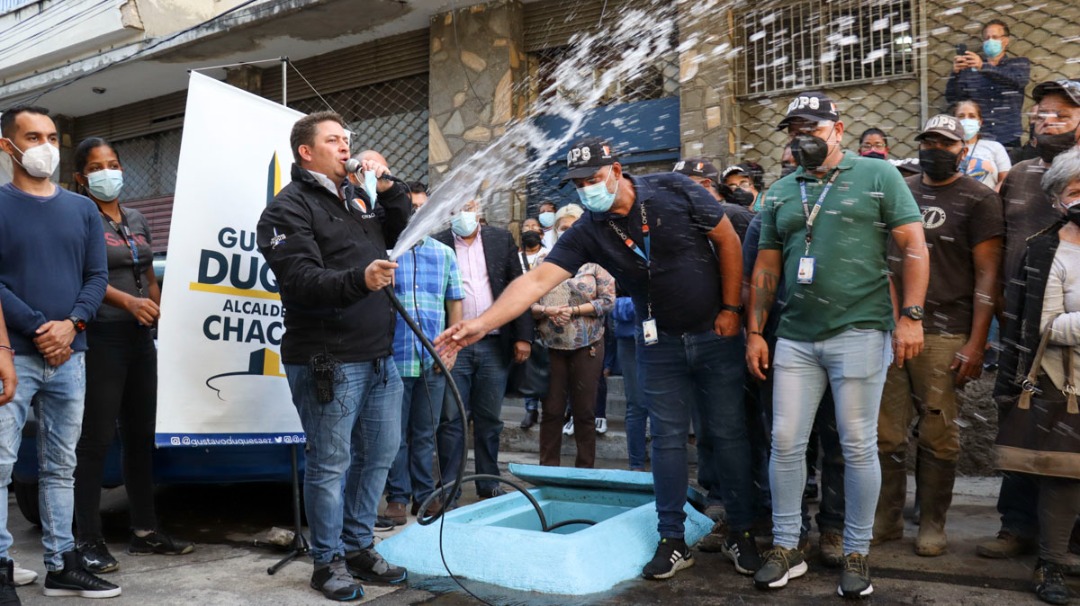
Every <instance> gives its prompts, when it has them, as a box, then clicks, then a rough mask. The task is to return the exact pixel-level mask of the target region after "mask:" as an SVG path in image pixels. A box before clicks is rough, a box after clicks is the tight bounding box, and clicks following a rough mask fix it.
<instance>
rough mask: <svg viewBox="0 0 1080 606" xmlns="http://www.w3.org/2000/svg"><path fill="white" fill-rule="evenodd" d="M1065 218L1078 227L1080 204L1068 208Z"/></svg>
mask: <svg viewBox="0 0 1080 606" xmlns="http://www.w3.org/2000/svg"><path fill="white" fill-rule="evenodd" d="M1065 218H1066V219H1068V220H1069V221H1072V222H1073V224H1074V225H1076V226H1077V227H1080V203H1077V204H1073V205H1072V206H1070V207H1069V208H1066V209H1065Z"/></svg>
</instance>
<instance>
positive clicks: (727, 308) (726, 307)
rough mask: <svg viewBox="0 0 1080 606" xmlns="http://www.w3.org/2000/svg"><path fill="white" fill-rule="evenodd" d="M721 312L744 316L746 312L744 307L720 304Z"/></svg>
mask: <svg viewBox="0 0 1080 606" xmlns="http://www.w3.org/2000/svg"><path fill="white" fill-rule="evenodd" d="M720 309H721V311H730V312H732V313H736V314H739V315H740V316H741V315H742V312H743V311H745V310H746V308H745V307H743V306H742V305H727V304H725V303H721V304H720Z"/></svg>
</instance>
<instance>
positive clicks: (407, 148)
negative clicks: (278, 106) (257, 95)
mask: <svg viewBox="0 0 1080 606" xmlns="http://www.w3.org/2000/svg"><path fill="white" fill-rule="evenodd" d="M324 97H325V99H326V102H327V103H328V104H329V105H330V107H331V108H332V109H333V110H334V111H336V112H338V113H339V114H341V117H342V118H344V119H345V122H346V125H347V128H348V129H349V130H350V131H351V132H352V141H351V152H352V154H353V155H356V154H358V153H360V152H361V151H363V150H365V149H374V150H375V151H377V152H379V153H381V154H382V155H383V156H384V157H386V161H387V162H388V163H389V164H390V170H391V171H393V172H394V174H395V175H397V176H398V177H400V178H401V179H404V180H406V181H423V182H425V183H427V180H428V178H427V177H428V75H427V74H426V73H425V74H421V75H418V76H409V77H407V78H397V79H395V80H390V81H388V82H380V83H378V84H371V85H368V86H361V87H358V88H353V89H349V90H344V91H340V92H336V93H331V94H329V95H324ZM289 106H290V107H292V108H293V109H296V110H298V111H302V112H304V113H311V112H316V111H323V110H326V109H327V107H326V104H325V103H323V101H322V100H321V99H319V98H318V97H311V98H308V99H302V100H298V101H295V102H290V103H289Z"/></svg>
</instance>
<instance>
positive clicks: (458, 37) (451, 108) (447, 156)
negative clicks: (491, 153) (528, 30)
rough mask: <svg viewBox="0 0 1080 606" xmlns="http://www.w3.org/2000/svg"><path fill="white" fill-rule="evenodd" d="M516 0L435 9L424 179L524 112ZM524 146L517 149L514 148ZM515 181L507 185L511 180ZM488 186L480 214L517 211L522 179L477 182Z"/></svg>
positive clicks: (435, 178) (435, 179)
mask: <svg viewBox="0 0 1080 606" xmlns="http://www.w3.org/2000/svg"><path fill="white" fill-rule="evenodd" d="M522 24H523V15H522V7H521V3H520V2H518V1H517V0H499V1H497V2H492V3H488V4H478V5H475V6H469V7H466V8H462V9H458V10H455V11H451V12H446V13H442V14H439V15H436V16H435V17H433V18H432V21H431V71H430V89H429V90H430V91H431V93H430V99H429V100H430V118H429V120H428V128H429V137H430V139H429V144H428V162H429V166H430V171H429V174H430V180H431V185H437V184H438V183H439V181H440V179H441V178H442V176H443V175H444V174H446V172H447V171H449V170H450V169H451V168H453V167H455V166H456V165H457V164H458V163H460V162H462V161H464V159H465V158H468V157H469V156H470V155H472V154H473V153H475V152H477V151H479V150H481V149H483V148H484V147H485V146H486V145H487V144H488V143H490V142H491V141H492V140H494V139H495V138H496V137H499V136H500V135H502V134H503V133H504V132H505V130H506V125H507V123H508V122H510V121H511V120H513V119H515V118H520V117H522V116H523V115H524V111H525V96H524V95H523V94H522V90H523V89H524V87H523V86H522V83H523V82H524V81H525V79H526V77H527V75H528V66H527V64H526V60H525V53H524V52H523V50H522V40H523V35H522ZM522 153H524V150H522ZM515 185H517V187H516V188H515V187H514V186H515ZM482 188H483V189H493V190H495V191H494V193H493V194H491V196H490V198H489V200H494V202H493V203H490V204H489V205H488V206H487V207H486V208H485V214H486V215H487V218H488V221H490V222H493V223H499V224H505V223H507V222H508V221H510V220H517V219H521V218H522V217H523V214H524V197H523V196H520V195H519V194H517V193H516V192H515V191H514V189H516V190H517V191H524V187H523V184H508V183H498V184H496V183H484V184H482Z"/></svg>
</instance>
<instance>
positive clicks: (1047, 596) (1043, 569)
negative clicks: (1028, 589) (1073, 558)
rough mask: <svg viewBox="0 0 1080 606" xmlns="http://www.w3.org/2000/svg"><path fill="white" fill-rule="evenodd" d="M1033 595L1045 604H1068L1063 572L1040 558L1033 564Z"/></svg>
mask: <svg viewBox="0 0 1080 606" xmlns="http://www.w3.org/2000/svg"><path fill="white" fill-rule="evenodd" d="M1033 580H1034V583H1035V595H1037V596H1039V599H1040V600H1042V601H1044V602H1046V603H1047V604H1068V603H1069V587H1068V586H1067V585H1066V584H1065V571H1064V570H1063V569H1062V567H1061V566H1059V565H1057V564H1051V563H1050V562H1047V561H1046V560H1043V559H1042V558H1040V559H1039V560H1038V561H1037V562H1036V563H1035V576H1034V579H1033Z"/></svg>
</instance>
